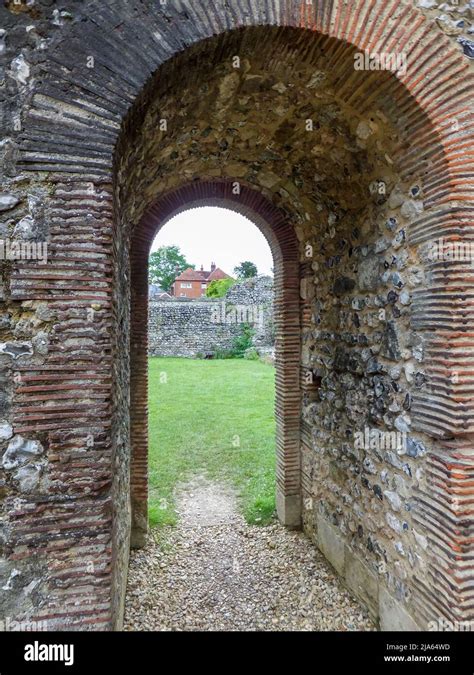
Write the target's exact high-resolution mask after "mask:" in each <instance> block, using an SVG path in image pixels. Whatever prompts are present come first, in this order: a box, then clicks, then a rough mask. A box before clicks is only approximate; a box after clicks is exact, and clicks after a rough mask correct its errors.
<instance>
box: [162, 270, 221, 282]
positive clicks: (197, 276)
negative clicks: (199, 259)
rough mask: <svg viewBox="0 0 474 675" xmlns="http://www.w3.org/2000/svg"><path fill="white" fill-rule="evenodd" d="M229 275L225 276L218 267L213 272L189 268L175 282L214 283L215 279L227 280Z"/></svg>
mask: <svg viewBox="0 0 474 675" xmlns="http://www.w3.org/2000/svg"><path fill="white" fill-rule="evenodd" d="M229 278H230V277H229V275H228V274H226V273H225V272H224V271H223V270H221V269H220V267H216V268H215V269H214V270H211V271H206V270H193V269H192V268H191V267H189V268H188V269H187V270H184V272H182V273H181V274H180V275H179V276H178V277H176V279H175V282H176V281H215V280H217V279H229Z"/></svg>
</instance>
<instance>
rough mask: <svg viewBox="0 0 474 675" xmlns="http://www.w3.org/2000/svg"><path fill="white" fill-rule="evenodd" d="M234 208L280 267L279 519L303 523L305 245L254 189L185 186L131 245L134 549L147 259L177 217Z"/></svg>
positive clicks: (143, 518)
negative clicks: (200, 209)
mask: <svg viewBox="0 0 474 675" xmlns="http://www.w3.org/2000/svg"><path fill="white" fill-rule="evenodd" d="M203 205H205V206H220V207H222V208H227V209H232V210H235V211H237V212H238V213H240V214H241V215H244V216H246V217H247V218H249V219H250V220H252V222H254V223H255V224H256V225H257V226H258V227H259V229H260V230H261V231H262V233H263V234H264V236H265V237H266V238H267V241H268V243H269V246H270V249H271V251H272V255H273V260H274V265H275V301H274V303H275V304H274V308H275V309H274V312H275V338H276V340H275V366H276V371H277V374H276V400H275V414H276V452H277V469H276V473H277V493H276V503H277V513H278V516H279V519H280V521H281V522H282V523H283V524H284V525H286V526H289V527H299V526H300V524H301V492H300V490H301V487H300V485H301V484H300V464H299V455H300V448H299V435H300V433H299V425H300V393H299V389H300V387H299V379H300V377H299V376H300V373H299V363H300V329H299V321H300V308H299V269H298V268H299V263H298V242H297V239H296V236H295V232H294V229H293V227H292V226H291V224H290V223H289V222H288V219H287V218H286V217H285V215H284V214H283V213H282V212H281V211H280V210H279V209H278V208H276V207H275V206H273V204H272V203H271V202H269V201H268V200H267V199H265V198H264V197H263V196H262V195H261V194H260V193H259V192H257V191H256V190H255V189H252V188H249V187H247V186H244V185H240V184H238V187H237V184H236V183H235V182H234V183H232V182H230V181H227V182H224V181H214V182H199V183H196V182H195V183H191V184H188V185H184V186H183V187H182V188H180V189H177V190H174V191H173V192H172V193H167V194H165V195H163V196H162V197H161V198H160V199H159V200H158V202H157V203H155V204H154V205H153V206H152V207H151V208H150V209H149V210H148V211H147V213H146V214H145V215H144V216H143V218H142V219H141V221H140V223H139V226H138V227H137V228H136V230H135V232H134V234H133V237H132V244H131V288H132V297H131V344H130V383H131V405H130V409H131V421H130V434H131V448H132V458H131V500H132V546H135V547H139V546H142V545H144V543H145V535H146V533H147V531H148V503H147V494H148V419H147V406H148V389H147V379H148V353H147V349H146V344H147V334H148V320H147V317H148V256H149V251H150V248H151V245H152V243H153V239H154V238H155V236H156V234H157V232H158V231H159V230H160V229H161V227H163V225H165V224H166V222H167V221H169V220H170V219H171V218H172V217H173V216H175V215H176V214H177V213H179V212H180V211H183V210H187V209H190V208H194V207H196V206H203Z"/></svg>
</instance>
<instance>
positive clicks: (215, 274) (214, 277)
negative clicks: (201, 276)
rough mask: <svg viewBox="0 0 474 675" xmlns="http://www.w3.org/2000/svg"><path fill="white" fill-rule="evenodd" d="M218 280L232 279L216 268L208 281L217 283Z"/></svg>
mask: <svg viewBox="0 0 474 675" xmlns="http://www.w3.org/2000/svg"><path fill="white" fill-rule="evenodd" d="M218 279H230V276H229V275H228V274H226V273H225V272H224V271H223V270H221V268H220V267H216V269H215V270H214V271H213V272H210V273H209V276H208V278H207V280H208V281H216V280H218Z"/></svg>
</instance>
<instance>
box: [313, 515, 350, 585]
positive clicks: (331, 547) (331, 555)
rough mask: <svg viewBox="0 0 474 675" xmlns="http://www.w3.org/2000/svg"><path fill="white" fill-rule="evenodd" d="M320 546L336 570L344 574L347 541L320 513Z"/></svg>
mask: <svg viewBox="0 0 474 675" xmlns="http://www.w3.org/2000/svg"><path fill="white" fill-rule="evenodd" d="M317 536H318V546H319V548H320V550H321V553H322V554H323V555H324V557H325V558H327V559H328V561H329V562H330V563H331V565H332V566H333V567H334V569H335V570H336V572H338V573H339V574H340V575H341V576H342V575H343V574H344V561H345V548H346V547H345V543H344V539H343V538H342V537H341V535H340V534H339V533H338V532H337V530H336V528H335V527H333V525H330V523H328V521H327V520H326V519H325V518H323V517H322V516H321V515H318V535H317Z"/></svg>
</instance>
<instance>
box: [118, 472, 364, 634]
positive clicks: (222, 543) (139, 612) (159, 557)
mask: <svg viewBox="0 0 474 675" xmlns="http://www.w3.org/2000/svg"><path fill="white" fill-rule="evenodd" d="M177 505H178V513H179V515H180V522H179V525H178V526H177V527H174V528H172V527H168V528H164V529H161V530H154V531H153V533H152V534H151V535H150V536H149V539H148V544H147V546H146V548H144V549H141V550H140V551H134V552H132V556H131V561H130V571H129V581H128V591H127V602H126V612H125V630H127V631H133V630H157V631H166V630H173V631H198V630H201V631H232V630H241V631H256V630H259V631H260V630H262V631H284V630H290V631H324V630H338V631H354V630H363V631H367V630H374V626H373V624H372V623H371V621H370V620H369V619H368V618H367V614H366V613H365V611H364V610H363V609H361V607H360V605H359V604H358V603H357V602H356V601H355V600H353V599H352V597H351V595H350V594H349V593H348V592H347V591H346V590H345V589H344V587H343V586H342V584H341V583H340V582H339V581H338V579H337V577H336V576H335V573H334V572H333V570H332V569H331V567H330V566H329V565H328V563H327V562H326V561H325V560H324V558H323V557H322V555H321V554H320V553H319V552H318V551H317V550H316V549H315V547H314V545H313V544H311V542H310V541H309V540H308V539H307V538H306V537H305V536H304V535H303V534H302V533H300V532H292V531H289V530H287V529H285V528H283V527H282V526H280V525H277V524H275V525H271V526H268V527H257V526H252V525H247V524H246V523H245V521H244V520H243V519H242V518H241V516H240V515H238V512H237V509H236V499H235V495H234V494H233V492H232V490H231V489H229V488H228V487H226V486H223V485H221V484H213V483H211V482H209V481H207V480H206V479H204V478H202V477H197V478H196V479H194V480H193V481H192V482H191V483H190V484H188V485H183V486H181V487H180V489H179V491H178V502H177Z"/></svg>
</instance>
